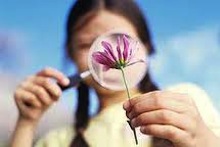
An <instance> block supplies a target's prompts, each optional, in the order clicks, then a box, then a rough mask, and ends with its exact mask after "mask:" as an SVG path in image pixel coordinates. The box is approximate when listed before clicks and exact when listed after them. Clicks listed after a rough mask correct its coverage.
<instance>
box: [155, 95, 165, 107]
mask: <svg viewBox="0 0 220 147" xmlns="http://www.w3.org/2000/svg"><path fill="white" fill-rule="evenodd" d="M154 105H155V106H156V107H158V108H164V104H163V101H162V100H161V99H160V97H159V96H156V97H155V98H154Z"/></svg>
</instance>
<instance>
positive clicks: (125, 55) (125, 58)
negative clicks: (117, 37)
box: [122, 35, 130, 62]
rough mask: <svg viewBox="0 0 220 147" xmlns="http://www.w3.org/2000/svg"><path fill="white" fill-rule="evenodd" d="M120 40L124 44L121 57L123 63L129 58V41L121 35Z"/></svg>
mask: <svg viewBox="0 0 220 147" xmlns="http://www.w3.org/2000/svg"><path fill="white" fill-rule="evenodd" d="M122 40H123V43H124V52H123V57H124V61H125V62H126V61H127V59H128V58H129V52H130V51H129V50H130V48H129V45H130V43H129V40H128V37H127V36H126V35H123V37H122Z"/></svg>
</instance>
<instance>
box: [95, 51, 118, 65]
mask: <svg viewBox="0 0 220 147" xmlns="http://www.w3.org/2000/svg"><path fill="white" fill-rule="evenodd" d="M92 57H93V59H95V61H96V62H98V63H100V64H103V65H105V66H108V67H109V68H111V67H113V66H114V64H115V62H114V61H112V60H111V59H110V58H109V57H108V55H106V53H104V52H95V53H93V54H92Z"/></svg>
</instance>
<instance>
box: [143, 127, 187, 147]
mask: <svg viewBox="0 0 220 147" xmlns="http://www.w3.org/2000/svg"><path fill="white" fill-rule="evenodd" d="M140 131H141V132H142V133H143V134H148V135H152V136H154V137H158V138H163V139H168V140H170V141H171V142H173V143H174V144H184V142H187V140H190V137H191V136H190V134H188V133H187V132H185V131H183V130H181V129H179V128H176V127H174V126H171V125H157V124H152V125H147V126H143V127H141V128H140Z"/></svg>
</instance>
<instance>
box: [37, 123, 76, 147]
mask: <svg viewBox="0 0 220 147" xmlns="http://www.w3.org/2000/svg"><path fill="white" fill-rule="evenodd" d="M74 135H75V131H74V128H73V126H65V127H62V128H59V129H55V130H52V131H50V132H48V133H47V134H46V135H45V136H43V137H42V138H40V139H39V140H38V141H37V142H36V144H35V147H60V146H63V147H68V146H69V145H70V143H71V141H72V138H73V136H74Z"/></svg>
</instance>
